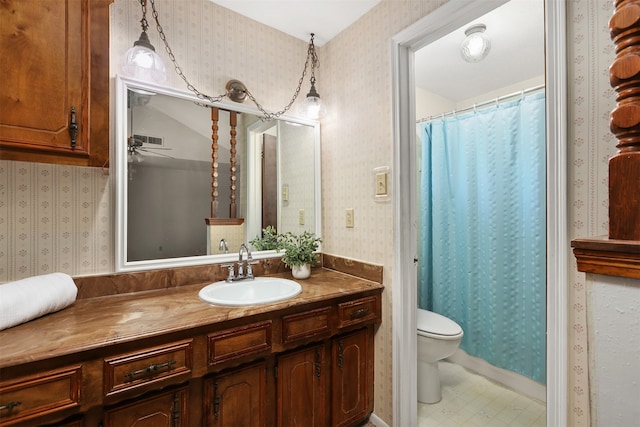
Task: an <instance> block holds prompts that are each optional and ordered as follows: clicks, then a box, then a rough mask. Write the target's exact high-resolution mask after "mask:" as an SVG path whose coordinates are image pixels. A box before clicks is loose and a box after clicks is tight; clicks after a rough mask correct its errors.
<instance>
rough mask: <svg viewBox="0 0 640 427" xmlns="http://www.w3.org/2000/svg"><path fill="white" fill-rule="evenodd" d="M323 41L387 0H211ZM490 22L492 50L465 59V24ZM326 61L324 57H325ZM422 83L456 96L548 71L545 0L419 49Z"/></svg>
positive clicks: (523, 3) (507, 8) (497, 13)
mask: <svg viewBox="0 0 640 427" xmlns="http://www.w3.org/2000/svg"><path fill="white" fill-rule="evenodd" d="M210 1H212V2H214V3H216V4H219V5H220V6H223V7H226V8H228V9H231V10H233V11H235V12H237V13H239V14H241V15H244V16H247V17H249V18H251V19H254V20H256V21H258V22H261V23H263V24H265V25H268V26H270V27H272V28H275V29H277V30H280V31H282V32H284V33H287V34H289V35H291V36H293V37H296V38H299V39H301V40H304V41H307V42H308V41H309V35H310V33H312V32H313V33H315V34H316V37H315V43H316V45H317V46H322V45H323V44H325V43H327V42H329V41H330V40H331V39H332V38H333V37H335V36H336V35H337V34H338V33H340V32H341V31H342V30H343V29H345V28H346V27H348V26H349V25H351V24H352V23H353V22H355V21H356V20H358V19H359V18H360V17H361V16H362V15H364V14H365V13H367V12H368V11H369V10H370V9H371V8H373V7H374V6H375V5H376V4H378V3H379V2H380V1H381V0H210ZM474 23H483V24H485V25H486V26H487V30H486V34H487V36H488V37H489V38H490V39H491V51H490V52H489V56H488V57H487V58H485V59H484V60H483V61H481V62H479V63H474V64H469V63H467V62H465V61H464V60H463V59H462V58H461V56H460V51H459V46H460V43H461V42H462V40H463V39H464V37H465V35H464V30H465V29H466V28H467V27H469V26H470V25H471V24H474ZM320 60H321V61H322V58H320ZM415 64H416V73H415V76H416V85H417V86H418V87H421V88H423V89H425V90H427V91H430V92H433V93H436V94H438V95H440V96H444V97H446V98H448V99H450V100H452V101H460V100H464V99H470V98H473V97H475V96H479V95H482V94H484V93H487V92H492V91H494V90H497V89H499V88H501V87H505V86H510V85H512V84H515V83H518V82H521V81H524V80H528V79H530V78H534V77H538V76H541V75H543V74H544V2H543V0H510V1H509V2H508V3H506V4H504V5H503V6H500V7H498V8H497V9H495V10H494V11H493V12H490V13H488V14H486V15H484V16H483V17H481V18H478V19H476V20H474V21H472V22H470V23H469V24H467V25H465V26H463V27H461V28H459V29H457V30H456V31H453V32H452V33H450V34H449V35H447V36H445V37H443V38H441V39H440V40H437V41H436V42H434V43H431V44H430V45H428V46H426V47H424V48H423V49H421V50H420V51H418V52H417V53H416V56H415Z"/></svg>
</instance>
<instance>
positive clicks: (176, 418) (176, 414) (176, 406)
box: [171, 393, 180, 427]
mask: <svg viewBox="0 0 640 427" xmlns="http://www.w3.org/2000/svg"><path fill="white" fill-rule="evenodd" d="M171 418H172V419H173V427H180V393H175V394H174V395H173V410H172V411H171Z"/></svg>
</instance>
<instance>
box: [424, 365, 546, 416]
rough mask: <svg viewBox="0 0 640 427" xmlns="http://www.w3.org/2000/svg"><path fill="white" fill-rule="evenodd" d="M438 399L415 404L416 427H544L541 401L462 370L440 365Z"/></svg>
mask: <svg viewBox="0 0 640 427" xmlns="http://www.w3.org/2000/svg"><path fill="white" fill-rule="evenodd" d="M439 369H440V373H441V378H442V380H441V382H442V400H441V401H440V402H438V403H435V404H424V403H420V402H418V426H419V427H480V426H490V427H544V426H545V425H546V407H545V404H544V403H543V402H539V401H537V400H535V399H532V398H529V397H526V396H523V395H520V394H518V393H516V392H514V391H512V390H510V389H508V388H505V387H503V386H501V385H499V384H496V383H494V382H492V381H490V380H488V379H486V378H485V377H482V376H480V375H476V374H474V373H472V372H470V371H467V370H466V369H465V368H463V367H461V366H459V365H456V364H453V363H449V362H440V364H439Z"/></svg>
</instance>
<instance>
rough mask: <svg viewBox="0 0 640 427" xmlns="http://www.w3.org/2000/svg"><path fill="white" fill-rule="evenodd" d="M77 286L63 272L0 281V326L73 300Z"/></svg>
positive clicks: (71, 302) (70, 302)
mask: <svg viewBox="0 0 640 427" xmlns="http://www.w3.org/2000/svg"><path fill="white" fill-rule="evenodd" d="M77 294H78V288H77V287H76V284H75V283H74V282H73V279H72V278H71V276H69V275H67V274H64V273H52V274H44V275H41V276H33V277H28V278H26V279H22V280H17V281H15V282H8V283H4V284H0V330H2V329H6V328H10V327H11V326H15V325H19V324H20V323H24V322H28V321H29V320H31V319H35V318H36V317H40V316H43V315H45V314H47V313H53V312H54V311H58V310H62V309H63V308H65V307H67V306H69V305H71V304H73V302H74V301H75V300H76V295H77Z"/></svg>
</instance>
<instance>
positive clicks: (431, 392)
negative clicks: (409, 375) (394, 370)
mask: <svg viewBox="0 0 640 427" xmlns="http://www.w3.org/2000/svg"><path fill="white" fill-rule="evenodd" d="M416 318H417V319H416V320H417V325H418V400H419V401H420V402H423V403H436V402H439V401H440V399H442V394H441V392H440V373H439V372H438V361H439V360H442V359H444V358H445V357H449V356H451V355H452V354H453V353H455V352H456V350H458V347H460V341H462V335H463V334H464V332H463V331H462V328H461V327H460V325H458V324H457V323H456V322H454V321H453V320H451V319H449V318H447V317H444V316H442V315H440V314H438V313H433V312H431V311H427V310H422V309H420V308H419V309H418V313H417V316H416Z"/></svg>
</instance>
